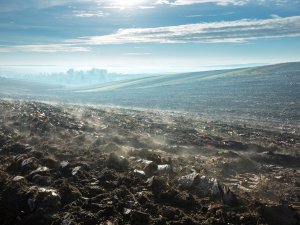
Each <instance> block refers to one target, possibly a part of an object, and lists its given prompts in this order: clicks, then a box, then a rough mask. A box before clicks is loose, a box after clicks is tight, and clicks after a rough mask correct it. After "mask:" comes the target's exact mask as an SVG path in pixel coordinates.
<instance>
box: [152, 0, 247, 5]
mask: <svg viewBox="0 0 300 225" xmlns="http://www.w3.org/2000/svg"><path fill="white" fill-rule="evenodd" d="M248 2H249V0H159V1H158V2H157V3H158V4H169V5H193V4H203V3H215V4H217V5H245V4H247V3H248Z"/></svg>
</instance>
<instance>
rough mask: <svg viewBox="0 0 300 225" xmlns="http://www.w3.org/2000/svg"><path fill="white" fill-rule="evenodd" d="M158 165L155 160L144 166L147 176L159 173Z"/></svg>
mask: <svg viewBox="0 0 300 225" xmlns="http://www.w3.org/2000/svg"><path fill="white" fill-rule="evenodd" d="M157 170H158V165H157V164H156V163H154V162H150V163H149V164H147V165H146V166H145V168H144V171H145V174H146V176H147V177H151V176H153V175H155V174H156V173H157Z"/></svg>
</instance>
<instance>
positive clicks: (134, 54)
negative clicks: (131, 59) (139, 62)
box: [122, 52, 152, 56]
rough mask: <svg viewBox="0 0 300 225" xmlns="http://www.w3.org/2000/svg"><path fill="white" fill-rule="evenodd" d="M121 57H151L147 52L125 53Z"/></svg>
mask: <svg viewBox="0 0 300 225" xmlns="http://www.w3.org/2000/svg"><path fill="white" fill-rule="evenodd" d="M122 55H126V56H141V55H152V54H151V53H149V52H125V53H123V54H122Z"/></svg>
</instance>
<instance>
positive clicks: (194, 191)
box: [0, 100, 300, 225]
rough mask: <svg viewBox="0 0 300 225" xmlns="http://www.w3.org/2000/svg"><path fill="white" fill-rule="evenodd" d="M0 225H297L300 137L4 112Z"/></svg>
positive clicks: (100, 115) (86, 110) (257, 129)
mask: <svg viewBox="0 0 300 225" xmlns="http://www.w3.org/2000/svg"><path fill="white" fill-rule="evenodd" d="M0 103H1V104H0V112H1V113H0V121H1V123H0V124H1V126H0V162H1V163H0V208H1V210H0V221H1V222H0V223H1V224H5V225H6V224H7V225H8V224H44V225H45V224H63V225H69V224H270V225H273V224H274V225H275V224H299V223H300V216H299V213H300V165H299V162H300V156H299V153H298V149H299V143H300V135H299V131H298V130H297V128H294V129H293V128H291V127H288V128H286V129H284V128H278V127H272V126H271V125H269V126H268V125H266V124H263V125H262V124H261V125H260V124H259V123H251V124H249V123H247V124H245V123H240V122H232V121H222V122H221V121H216V120H210V119H208V118H203V117H201V115H197V114H190V113H182V112H181V113H179V112H170V111H158V110H157V111H153V110H152V111H149V110H134V109H124V108H114V107H104V106H98V107H96V106H86V105H85V106H84V105H68V104H64V105H62V104H54V103H51V104H50V103H41V102H24V101H8V100H1V102H0Z"/></svg>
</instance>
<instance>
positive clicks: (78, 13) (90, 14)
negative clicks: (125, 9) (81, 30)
mask: <svg viewBox="0 0 300 225" xmlns="http://www.w3.org/2000/svg"><path fill="white" fill-rule="evenodd" d="M73 13H74V15H75V16H76V17H83V18H89V17H106V16H108V15H109V14H108V13H104V12H103V11H74V12H73Z"/></svg>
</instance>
